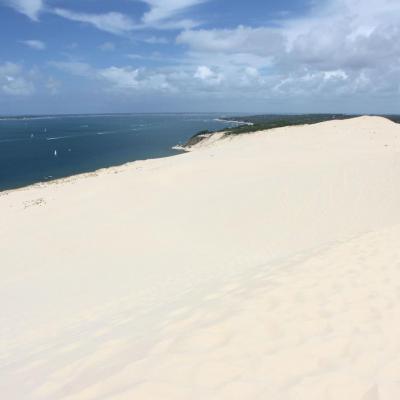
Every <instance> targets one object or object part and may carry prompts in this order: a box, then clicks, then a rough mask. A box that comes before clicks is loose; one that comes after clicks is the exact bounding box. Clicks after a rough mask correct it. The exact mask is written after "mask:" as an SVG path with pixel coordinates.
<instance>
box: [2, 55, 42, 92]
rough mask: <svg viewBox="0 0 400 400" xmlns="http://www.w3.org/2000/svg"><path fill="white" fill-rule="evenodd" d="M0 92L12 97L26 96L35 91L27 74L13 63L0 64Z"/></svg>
mask: <svg viewBox="0 0 400 400" xmlns="http://www.w3.org/2000/svg"><path fill="white" fill-rule="evenodd" d="M0 91H2V92H3V93H5V94H8V95H12V96H28V95H30V94H32V93H33V92H34V91H35V86H34V84H33V82H32V81H31V80H30V79H29V74H25V72H24V71H23V68H22V67H21V66H20V65H18V64H15V63H11V62H7V63H4V64H0Z"/></svg>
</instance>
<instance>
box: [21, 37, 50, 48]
mask: <svg viewBox="0 0 400 400" xmlns="http://www.w3.org/2000/svg"><path fill="white" fill-rule="evenodd" d="M21 43H23V44H25V45H26V46H28V47H30V48H31V49H34V50H45V49H46V44H45V43H44V42H42V41H41V40H33V39H32V40H21Z"/></svg>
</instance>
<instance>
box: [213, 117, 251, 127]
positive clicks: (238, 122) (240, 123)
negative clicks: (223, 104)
mask: <svg viewBox="0 0 400 400" xmlns="http://www.w3.org/2000/svg"><path fill="white" fill-rule="evenodd" d="M214 121H216V122H224V123H229V124H237V125H249V126H252V125H254V124H253V122H246V121H236V120H229V119H222V118H214Z"/></svg>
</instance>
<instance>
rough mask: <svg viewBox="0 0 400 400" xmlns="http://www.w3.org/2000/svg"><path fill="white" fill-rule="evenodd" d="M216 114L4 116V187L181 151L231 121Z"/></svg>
mask: <svg viewBox="0 0 400 400" xmlns="http://www.w3.org/2000/svg"><path fill="white" fill-rule="evenodd" d="M219 117H221V115H216V114H129V115H126V114H123V115H121V114H110V115H69V116H40V117H24V118H22V117H9V118H0V191H1V190H6V189H11V188H17V187H22V186H25V185H29V184H32V183H36V182H43V181H49V180H52V179H56V178H61V177H67V176H71V175H74V174H78V173H82V172H89V171H94V170H96V169H98V168H103V167H109V166H114V165H120V164H123V163H125V162H129V161H135V160H143V159H148V158H157V157H166V156H171V155H174V154H177V153H179V151H176V150H173V149H172V147H173V146H174V145H176V144H179V143H184V142H185V141H186V140H188V139H189V138H190V136H192V135H193V134H194V133H196V132H198V131H200V130H204V129H208V130H218V129H222V128H224V127H226V126H231V124H229V123H227V122H221V121H217V119H218V118H219Z"/></svg>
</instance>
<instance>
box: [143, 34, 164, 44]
mask: <svg viewBox="0 0 400 400" xmlns="http://www.w3.org/2000/svg"><path fill="white" fill-rule="evenodd" d="M143 41H144V42H145V43H148V44H167V43H168V39H166V38H164V37H160V36H149V37H147V38H145V39H143Z"/></svg>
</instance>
